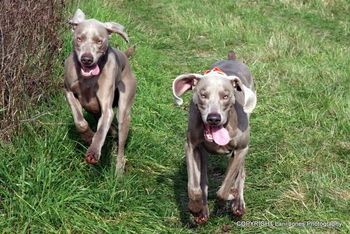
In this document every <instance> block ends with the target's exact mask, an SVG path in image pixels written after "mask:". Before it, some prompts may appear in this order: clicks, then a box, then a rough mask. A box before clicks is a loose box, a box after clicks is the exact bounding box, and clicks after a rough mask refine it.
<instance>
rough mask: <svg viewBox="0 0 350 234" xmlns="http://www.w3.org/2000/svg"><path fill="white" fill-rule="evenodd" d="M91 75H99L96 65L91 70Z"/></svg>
mask: <svg viewBox="0 0 350 234" xmlns="http://www.w3.org/2000/svg"><path fill="white" fill-rule="evenodd" d="M91 74H92V75H94V76H97V75H98V74H100V68H99V67H98V65H96V66H95V67H94V68H93V69H92V70H91Z"/></svg>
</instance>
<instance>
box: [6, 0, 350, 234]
mask: <svg viewBox="0 0 350 234" xmlns="http://www.w3.org/2000/svg"><path fill="white" fill-rule="evenodd" d="M78 6H79V7H80V8H81V9H82V10H83V11H84V12H85V13H86V14H87V15H88V16H89V17H94V18H98V19H101V20H106V21H116V22H119V23H121V24H123V25H125V26H126V28H127V31H128V33H129V36H130V38H131V41H132V43H133V44H136V45H137V49H136V54H135V56H134V57H133V58H132V59H131V64H132V67H133V70H134V72H135V74H136V76H137V80H138V88H137V97H136V102H135V105H134V107H133V115H132V129H131V133H130V137H129V141H128V145H127V150H126V155H127V159H128V170H127V173H126V174H125V175H124V176H123V177H121V178H116V177H115V176H114V159H113V147H112V146H113V144H114V142H113V139H111V138H108V139H107V142H106V145H105V147H104V153H103V159H102V163H101V164H100V165H98V166H89V165H86V163H85V162H84V160H83V157H84V153H85V151H86V149H87V146H86V145H84V144H82V142H81V140H80V139H79V137H78V135H77V133H76V131H75V129H74V124H73V120H72V117H71V113H70V110H69V107H68V104H67V103H66V101H65V98H64V96H63V92H61V91H58V92H57V95H56V96H54V97H52V98H51V100H50V102H49V103H43V104H42V105H39V106H37V108H36V109H34V110H32V116H34V118H33V119H31V120H27V121H23V127H24V128H25V131H24V134H22V135H16V136H14V137H13V141H12V143H11V144H5V143H1V148H2V150H1V151H0V159H1V162H2V163H1V164H0V230H2V232H3V233H19V232H23V233H24V232H33V233H38V232H41V233H57V232H63V233H66V232H67V233H70V232H79V233H96V232H97V233H192V232H198V233H224V232H241V233H256V232H266V233H269V232H273V233H274V232H276V233H285V232H288V233H320V232H325V233H333V232H341V233H348V232H349V231H350V223H349V220H350V215H349V209H350V178H349V172H350V164H349V160H348V156H349V155H350V141H349V135H350V124H349V114H350V111H349V110H350V94H349V89H350V81H349V79H348V75H349V74H350V62H349V59H348V58H349V52H350V51H349V50H350V49H349V48H350V47H349V42H348V41H349V40H348V38H349V26H350V21H349V17H347V15H348V12H349V8H350V3H349V2H348V1H341V0H338V1H327V0H324V1H297V0H294V1H293V0H288V1H277V0H276V1H235V2H233V1H216V4H213V2H212V1H170V0H158V1H155V0H151V1H107V0H104V1H97V0H93V1H83V0H82V1H79V2H78V3H74V4H70V5H68V6H67V9H66V11H67V13H66V14H67V17H68V16H70V15H72V14H73V12H74V11H75V9H76V7H78ZM63 31H64V33H63V34H62V37H63V38H64V40H65V45H64V48H63V49H62V54H63V55H65V56H66V55H68V53H69V51H70V50H71V42H70V40H71V34H70V32H69V28H68V27H67V28H65V30H63ZM112 44H113V45H117V44H119V45H120V48H121V49H126V48H127V45H126V44H125V43H123V42H122V39H120V38H118V37H116V36H113V37H112ZM232 49H233V50H235V51H236V54H237V57H238V58H239V59H240V60H243V61H245V62H246V63H247V64H248V66H249V67H250V69H251V71H252V73H253V74H254V76H255V82H256V87H257V93H258V105H257V108H256V110H255V112H254V113H253V115H252V117H251V143H250V152H249V154H248V156H247V158H246V169H247V179H246V186H245V200H246V204H247V213H246V215H245V216H244V218H243V221H247V222H245V223H244V222H241V223H239V222H238V223H237V222H236V221H235V220H233V219H232V218H231V217H230V215H229V214H227V213H224V214H212V216H211V217H210V221H209V223H208V224H207V225H205V226H203V227H193V225H191V220H190V216H189V213H188V212H187V209H186V203H187V194H186V182H187V176H186V167H185V164H184V141H185V131H186V125H187V107H188V105H184V107H183V108H178V107H176V106H175V105H174V104H173V98H172V94H171V89H170V87H171V82H172V80H173V79H174V78H175V77H176V76H177V75H179V74H182V73H185V72H202V71H203V70H206V69H207V68H208V67H209V66H210V64H212V63H213V62H215V61H217V60H219V59H223V58H225V57H226V56H227V52H228V51H229V50H232ZM62 71H63V68H62V66H61V65H60V64H59V65H57V67H56V70H55V71H54V72H55V73H57V74H58V75H57V79H61V80H62V79H63V78H62ZM185 99H186V100H187V103H188V101H189V100H190V95H187V96H186V98H185ZM225 166H226V159H225V157H220V156H213V157H211V159H210V166H209V173H210V174H209V177H210V178H211V179H210V185H209V186H210V187H209V200H210V208H211V210H213V207H214V203H215V192H216V190H217V188H218V186H219V185H220V182H221V179H222V176H223V173H224V171H225ZM248 221H263V222H271V223H273V224H274V225H264V224H266V223H261V224H262V225H260V226H259V225H258V224H257V223H255V224H254V223H249V222H248ZM307 221H320V222H321V221H322V222H328V223H326V225H328V226H329V225H331V224H332V223H330V222H331V221H336V222H337V223H335V224H340V225H341V226H337V227H320V225H321V224H319V223H307ZM288 222H291V223H289V224H288ZM297 222H299V223H301V225H302V224H303V223H304V227H297V226H296V224H295V223H297ZM292 224H294V226H293V225H292ZM333 224H334V223H333Z"/></svg>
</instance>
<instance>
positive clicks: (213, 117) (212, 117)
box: [207, 113, 221, 125]
mask: <svg viewBox="0 0 350 234" xmlns="http://www.w3.org/2000/svg"><path fill="white" fill-rule="evenodd" d="M207 122H208V124H210V125H218V124H219V123H220V122H221V115H220V114H218V113H210V114H209V115H208V116H207Z"/></svg>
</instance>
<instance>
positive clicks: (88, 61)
mask: <svg viewBox="0 0 350 234" xmlns="http://www.w3.org/2000/svg"><path fill="white" fill-rule="evenodd" d="M93 61H94V58H93V57H92V55H91V54H83V56H81V63H82V64H83V65H85V66H90V65H92V63H93Z"/></svg>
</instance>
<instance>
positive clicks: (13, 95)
mask: <svg viewBox="0 0 350 234" xmlns="http://www.w3.org/2000/svg"><path fill="white" fill-rule="evenodd" d="M63 6H64V2H63V1H61V2H58V1H54V0H39V1H37V0H28V1H22V0H3V1H1V4H0V76H1V79H0V89H1V93H0V138H2V139H10V136H11V134H12V133H13V132H14V130H20V120H21V119H23V118H27V117H28V116H27V113H28V112H27V111H28V109H29V108H30V107H32V106H33V105H35V104H37V103H38V101H39V100H44V99H45V98H44V97H48V96H50V92H52V91H53V90H54V89H57V86H58V83H57V81H56V82H53V79H52V69H53V64H54V63H55V55H56V57H57V52H58V50H59V48H60V46H61V41H60V38H59V36H58V32H59V26H60V24H61V22H62V20H63V17H62V14H61V12H63V11H62V8H63ZM56 61H57V60H56Z"/></svg>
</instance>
